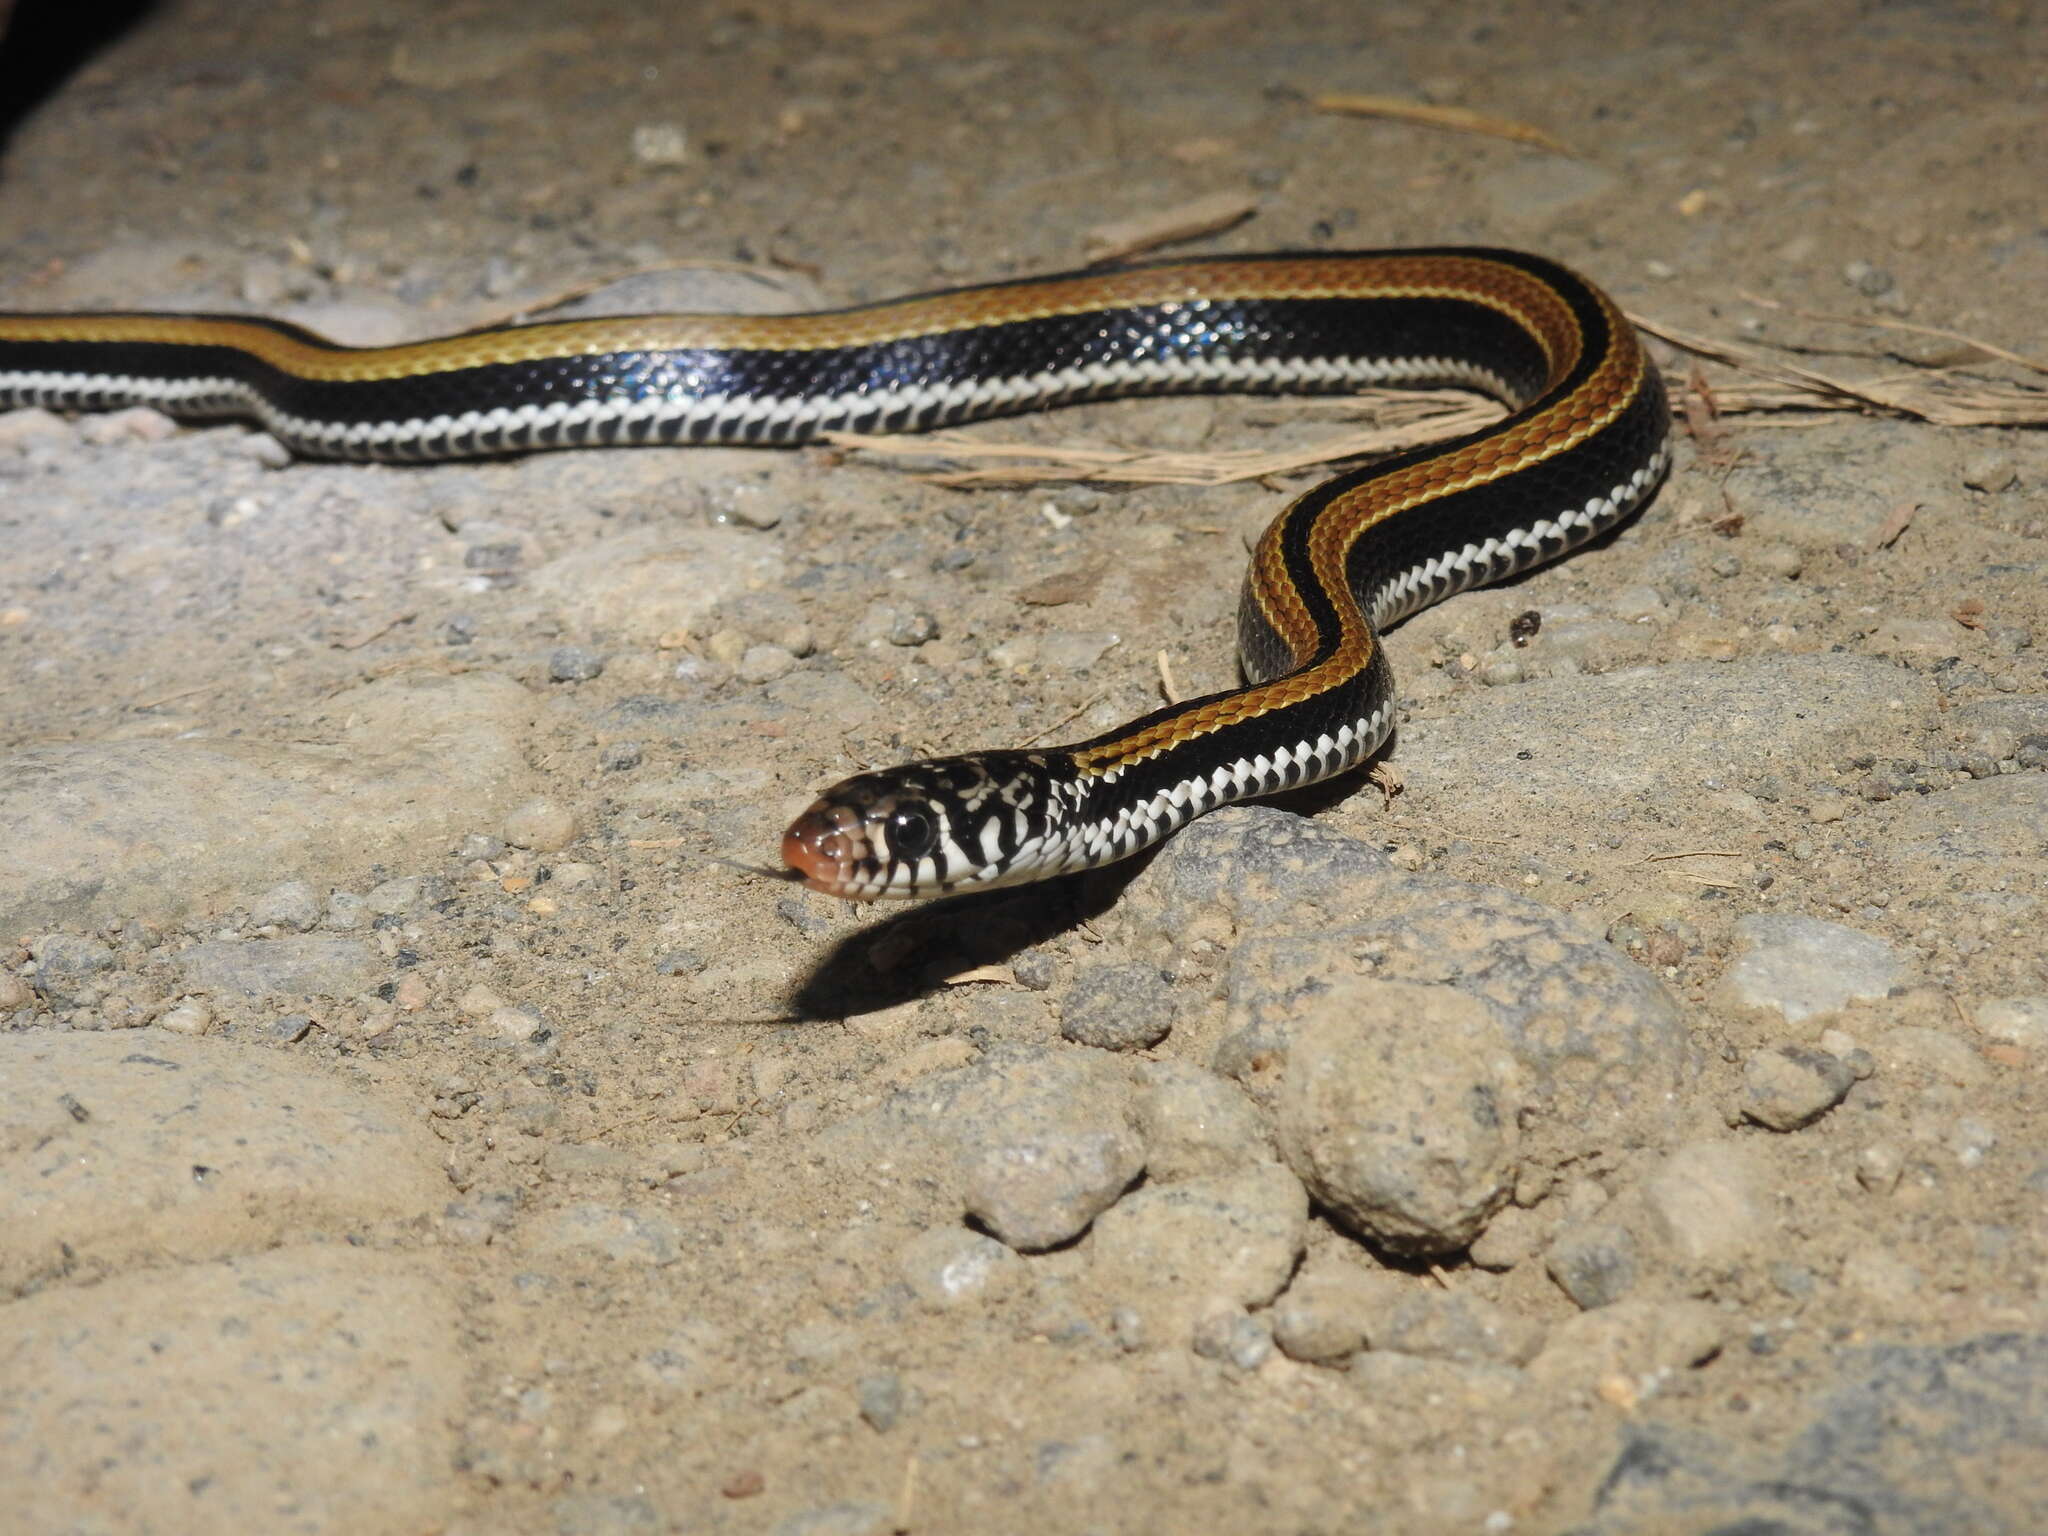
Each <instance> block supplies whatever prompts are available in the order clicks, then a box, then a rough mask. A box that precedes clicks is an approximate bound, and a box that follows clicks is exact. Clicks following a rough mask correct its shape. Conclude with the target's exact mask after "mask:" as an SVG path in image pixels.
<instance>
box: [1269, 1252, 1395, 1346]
mask: <svg viewBox="0 0 2048 1536" xmlns="http://www.w3.org/2000/svg"><path fill="white" fill-rule="evenodd" d="M1400 1294H1401V1280H1400V1277H1399V1276H1397V1275H1395V1274H1393V1273H1392V1272H1390V1271H1386V1270H1376V1269H1367V1268H1365V1267H1364V1266H1363V1265H1362V1264H1360V1263H1359V1262H1358V1260H1356V1259H1354V1258H1351V1257H1349V1256H1348V1255H1343V1254H1339V1253H1334V1252H1332V1253H1322V1254H1317V1255H1315V1256H1313V1257H1311V1258H1310V1259H1309V1260H1308V1261H1307V1262H1306V1263H1305V1264H1303V1265H1302V1266H1301V1269H1300V1271H1299V1272H1298V1273H1297V1274H1296V1275H1295V1277H1294V1279H1293V1280H1292V1281H1291V1282H1290V1283H1289V1284H1288V1287H1287V1290H1286V1292H1285V1293H1284V1294H1282V1295H1281V1296H1280V1297H1279V1299H1278V1300H1276V1301H1275V1302H1274V1303H1273V1305H1272V1308H1271V1315H1272V1322H1273V1340H1274V1342H1275V1343H1276V1344H1278V1345H1279V1346H1280V1349H1281V1350H1282V1352H1283V1353H1285V1354H1286V1355H1287V1356H1288V1358H1289V1359H1293V1360H1300V1361H1303V1362H1305V1363H1307V1364H1310V1365H1341V1364H1343V1363H1344V1362H1345V1361H1347V1360H1349V1359H1350V1357H1351V1356H1353V1355H1355V1354H1356V1353H1358V1351H1359V1350H1361V1349H1363V1348H1365V1341H1366V1336H1367V1334H1368V1333H1369V1332H1370V1331H1371V1329H1372V1328H1373V1326H1374V1325H1375V1323H1376V1322H1377V1320H1378V1319H1379V1318H1381V1317H1383V1316H1385V1315H1386V1314H1387V1313H1388V1312H1389V1311H1391V1310H1392V1309H1393V1307H1394V1305H1395V1303H1396V1302H1397V1301H1398V1300H1399V1298H1400Z"/></svg>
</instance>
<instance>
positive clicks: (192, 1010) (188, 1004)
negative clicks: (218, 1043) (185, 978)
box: [156, 997, 213, 1035]
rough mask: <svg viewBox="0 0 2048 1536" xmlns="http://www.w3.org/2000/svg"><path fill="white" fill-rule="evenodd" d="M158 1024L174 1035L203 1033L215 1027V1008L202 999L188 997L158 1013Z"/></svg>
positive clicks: (160, 1027)
mask: <svg viewBox="0 0 2048 1536" xmlns="http://www.w3.org/2000/svg"><path fill="white" fill-rule="evenodd" d="M156 1025H157V1028H158V1029H167V1030H169V1031H170V1032H171V1033H172V1034H174V1035H203V1034H206V1033H207V1032H208V1031H210V1030H211V1029H212V1028H213V1010H212V1009H211V1008H209V1007H207V1006H206V1004H205V1003H204V1002H202V1001H201V1000H200V999H198V998H196V997H188V998H185V999H184V1000H183V1001H181V1002H177V1003H174V1004H172V1005H171V1006H170V1007H169V1008H166V1009H165V1010H164V1011H163V1012H162V1013H160V1014H158V1015H157V1020H156Z"/></svg>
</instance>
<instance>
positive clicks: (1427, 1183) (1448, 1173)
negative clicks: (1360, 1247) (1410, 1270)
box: [1278, 977, 1522, 1254]
mask: <svg viewBox="0 0 2048 1536" xmlns="http://www.w3.org/2000/svg"><path fill="white" fill-rule="evenodd" d="M1518 1076H1519V1074H1518V1071H1517V1068H1516V1066H1515V1061H1514V1054H1513V1051H1512V1049H1511V1048H1510V1045H1509V1043H1508V1040H1507V1038H1506V1036H1505V1033H1504V1031H1503V1030H1502V1028H1501V1026H1500V1024H1499V1022H1498V1021H1497V1020H1496V1019H1495V1018H1494V1016H1493V1013H1492V1010H1490V1009H1489V1008H1488V1007H1487V1006H1486V1005H1485V1004H1484V1003H1482V1002H1480V1001H1479V1000H1478V999H1477V998H1473V997H1468V996H1466V995H1465V994H1463V993H1460V992H1454V991H1452V990H1451V989H1450V988H1448V987H1422V986H1411V985H1407V984H1404V983H1398V982H1378V981H1371V980H1366V979H1363V978H1357V977H1340V978H1335V979H1333V981H1332V984H1331V985H1330V987H1329V988H1328V989H1327V990H1326V991H1324V992H1323V993H1321V994H1320V995H1319V996H1318V997H1317V999H1316V1000H1315V1011H1314V1012H1313V1013H1311V1014H1309V1015H1307V1016H1306V1017H1304V1018H1303V1019H1302V1020H1301V1021H1300V1022H1298V1023H1297V1024H1296V1025H1295V1026H1294V1030H1293V1037H1292V1044H1291V1046H1290V1049H1289V1051H1288V1057H1287V1065H1286V1068H1285V1076H1284V1079H1283V1081H1282V1084H1281V1087H1280V1095H1279V1106H1278V1107H1279V1139H1280V1148H1281V1152H1282V1154H1283V1155H1284V1156H1285V1157H1286V1159H1287V1162H1288V1164H1289V1165H1290V1166H1291V1167H1292V1168H1293V1169H1294V1171H1295V1172H1296V1173H1297V1174H1299V1175H1300V1176H1301V1179H1302V1182H1304V1183H1305V1184H1307V1185H1308V1187H1309V1190H1310V1192H1311V1193H1313V1194H1314V1195H1315V1197H1316V1198H1317V1199H1318V1200H1319V1201H1321V1202H1322V1203H1323V1204H1324V1205H1325V1206H1327V1207H1328V1208H1329V1209H1330V1211H1331V1212H1332V1213H1333V1214H1334V1215H1336V1216H1337V1217H1338V1218H1339V1219H1340V1220H1341V1221H1343V1223H1344V1224H1345V1225H1347V1226H1348V1227H1350V1228H1351V1229H1352V1230H1353V1231H1355V1232H1358V1233H1360V1234H1362V1235H1364V1236H1366V1237H1370V1238H1372V1239H1373V1240H1374V1241H1376V1242H1379V1243H1383V1244H1384V1245H1386V1246H1387V1247H1389V1248H1391V1249H1394V1250H1395V1251H1397V1252H1401V1253H1416V1254H1434V1253H1451V1252H1455V1251H1456V1250H1458V1249H1460V1248H1463V1247H1465V1246H1466V1245H1468V1244H1469V1243H1470V1242H1471V1241H1472V1239H1473V1238H1475V1237H1477V1236H1478V1235H1479V1233H1480V1231H1481V1230H1482V1229H1483V1228H1484V1227H1485V1225H1486V1219H1487V1218H1488V1217H1489V1216H1491V1215H1492V1214H1493V1213H1494V1212H1495V1211H1497V1210H1499V1209H1500V1208H1501V1206H1502V1205H1503V1204H1505V1203H1506V1201H1507V1199H1508V1196H1509V1194H1510V1193H1511V1192H1512V1191H1513V1189H1514V1183H1515V1174H1516V1171H1517V1166H1518V1164H1517V1156H1516V1154H1517V1151H1518V1148H1519V1144H1520V1132H1519V1130H1518V1128H1517V1122H1518V1120H1519V1117H1520V1113H1521V1108H1522V1095H1521V1089H1520V1085H1519V1081H1518Z"/></svg>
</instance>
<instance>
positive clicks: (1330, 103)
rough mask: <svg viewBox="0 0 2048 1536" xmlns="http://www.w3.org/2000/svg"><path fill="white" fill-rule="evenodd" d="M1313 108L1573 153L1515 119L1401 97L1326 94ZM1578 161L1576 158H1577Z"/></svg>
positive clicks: (1542, 132)
mask: <svg viewBox="0 0 2048 1536" xmlns="http://www.w3.org/2000/svg"><path fill="white" fill-rule="evenodd" d="M1312 105H1313V106H1314V107H1315V109H1316V110H1317V111H1318V112H1331V113H1336V114H1337V115H1339V116H1343V117H1381V118H1386V119H1389V120H1390V121H1393V122H1400V123H1420V124H1422V125H1423V126H1424V127H1426V128H1443V129H1447V130H1448V131H1450V132H1452V133H1477V134H1484V135H1485V136H1486V137H1488V138H1494V139H1509V140H1512V141H1513V142H1514V143H1517V144H1533V145H1535V146H1536V148H1538V149H1547V150H1549V151H1550V152H1551V153H1552V154H1553V155H1570V154H1571V153H1572V151H1571V150H1570V149H1568V148H1567V147H1566V146H1565V145H1564V144H1562V143H1560V142H1559V141H1558V140H1556V139H1554V138H1552V137H1551V136H1550V135H1549V134H1547V133H1545V132H1544V131H1543V130H1542V129H1541V128H1536V127H1532V126H1531V125H1530V124H1528V123H1518V122H1516V121H1514V120H1513V119H1512V118H1506V117H1488V116H1487V115H1486V114H1484V113H1483V112H1473V111H1469V110H1467V109H1466V108H1464V107H1439V106H1434V105H1432V104H1430V103H1429V102H1426V101H1409V100H1407V99H1405V98H1403V97H1400V96H1361V95H1358V94H1355V93H1353V92H1350V91H1325V92H1324V93H1323V94H1322V95H1320V96H1318V97H1316V98H1315V100H1314V102H1313V103H1312ZM1574 158H1576V157H1574Z"/></svg>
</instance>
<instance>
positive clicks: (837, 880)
mask: <svg viewBox="0 0 2048 1536" xmlns="http://www.w3.org/2000/svg"><path fill="white" fill-rule="evenodd" d="M858 832H859V825H858V822H857V821H855V820H854V818H852V817H850V816H848V815H847V813H846V810H845V808H844V807H842V806H836V805H833V804H832V803H831V802H830V801H827V800H820V801H819V802H818V803H817V804H815V805H813V806H812V807H811V808H810V809H809V810H807V811H805V812H804V813H803V815H801V816H799V817H797V819H796V820H795V821H793V822H791V823H790V824H789V830H788V831H787V832H785V833H783V834H782V862H783V863H784V864H786V865H787V866H788V867H789V868H791V869H793V870H795V871H796V872H797V874H798V875H800V876H801V877H802V878H803V882H804V884H805V885H808V886H809V887H810V888H811V889H812V890H814V891H823V892H824V893H825V894H826V895H828V896H844V895H848V894H850V893H849V892H848V891H847V890H846V885H847V880H848V877H849V876H850V875H851V874H852V873H853V866H854V862H855V860H856V859H857V858H858V856H859V854H858V850H857V848H856V843H857V842H858Z"/></svg>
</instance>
